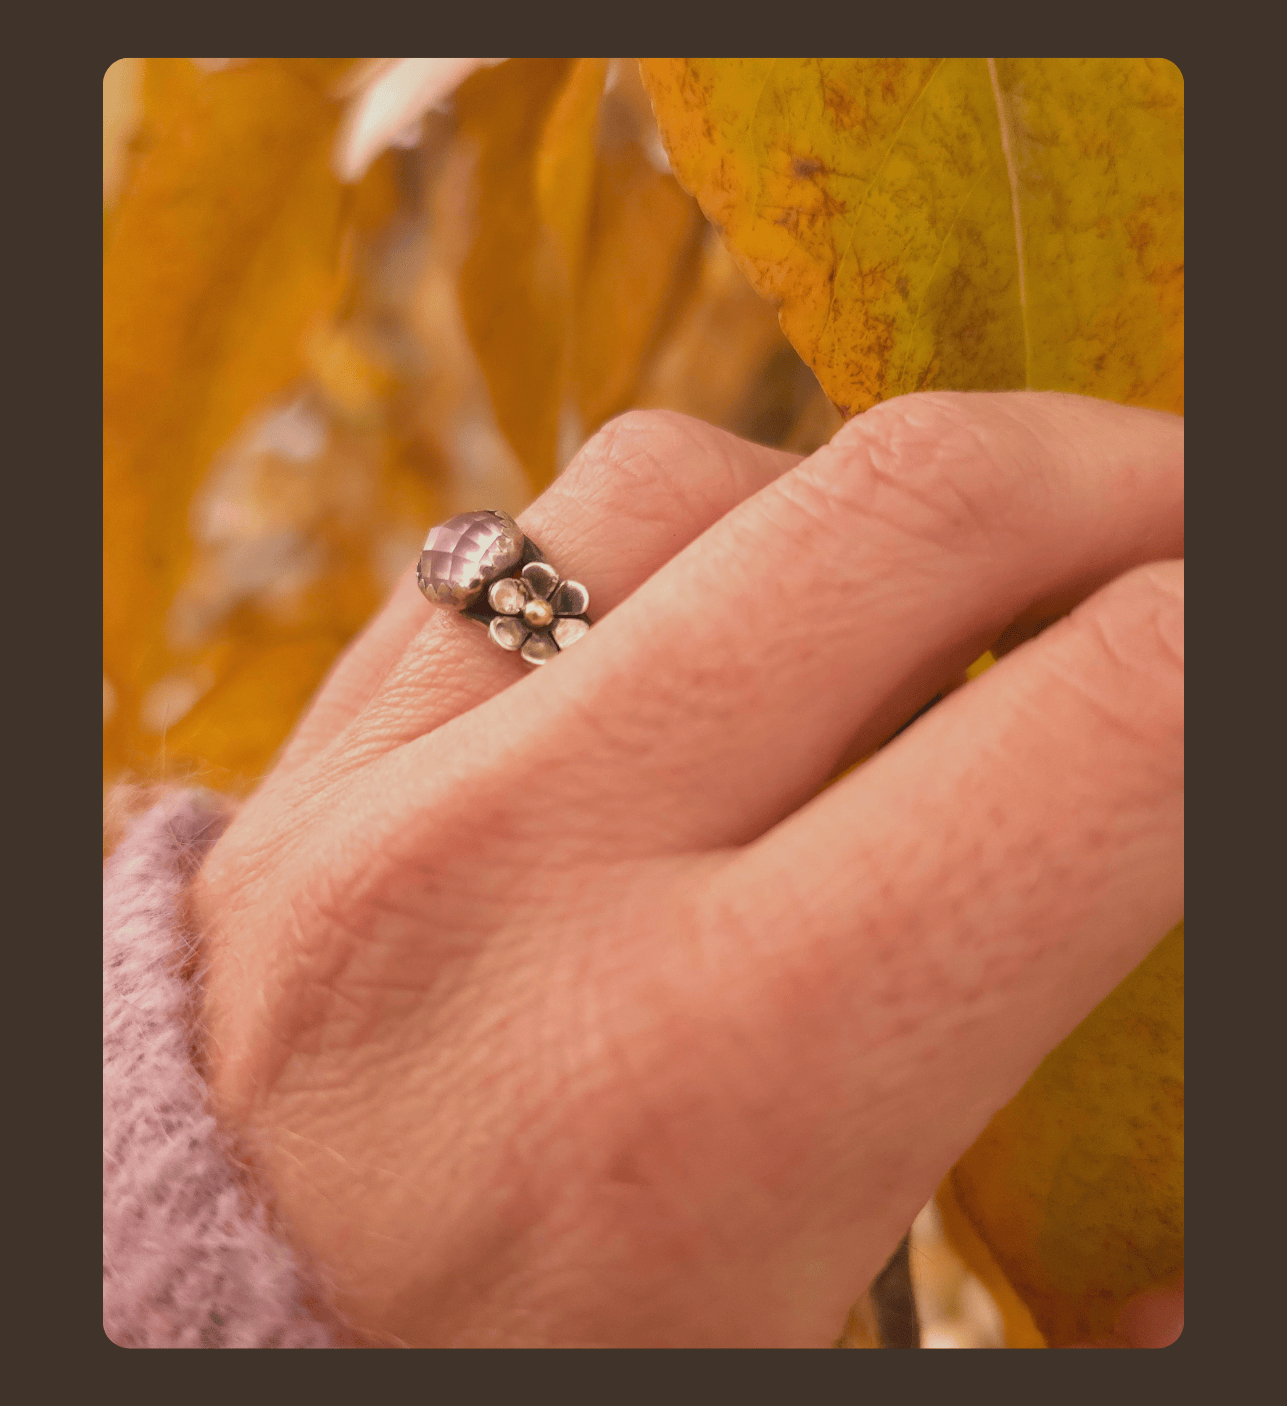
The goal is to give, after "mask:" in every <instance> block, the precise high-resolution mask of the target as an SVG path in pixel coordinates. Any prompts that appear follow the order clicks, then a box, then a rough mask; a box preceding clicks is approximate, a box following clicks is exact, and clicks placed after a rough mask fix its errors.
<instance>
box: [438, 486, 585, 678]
mask: <svg viewBox="0 0 1287 1406" xmlns="http://www.w3.org/2000/svg"><path fill="white" fill-rule="evenodd" d="M416 580H417V581H418V582H419V583H420V589H421V591H422V592H423V593H424V596H425V599H426V600H427V601H429V602H430V604H432V605H436V606H440V607H441V608H442V609H444V610H454V611H456V613H457V614H460V615H467V616H468V617H469V618H470V619H471V620H477V621H478V622H479V623H480V624H483V625H486V626H487V633H488V634H489V635H491V637H492V639H493V641H495V643H496V644H498V645H500V647H501V648H502V649H507V650H510V651H511V652H517V653H518V654H519V655H520V656H521V657H522V658H523V659H524V660H525V661H526V662H527V663H528V664H547V663H548V662H549V661H550V660H551V659H553V658H554V657H555V655H556V654H559V653H560V652H561V651H562V650H565V649H566V648H567V647H568V646H569V645H571V644H575V642H576V641H577V640H579V639H580V638H581V636H582V635H584V634H586V633H587V632H588V630H589V629H590V620H589V617H588V616H587V615H586V612H587V611H588V610H589V608H590V592H589V591H587V590H586V588H585V587H584V586H583V585H582V584H581V583H580V582H579V581H568V580H563V579H562V578H560V576H559V574H558V572H557V571H556V570H555V569H554V567H552V566H551V565H550V564H549V562H548V561H546V560H545V554H544V553H543V552H542V551H541V549H540V548H539V547H538V546H537V545H536V543H535V542H533V541H532V540H531V539H530V538H528V537H525V536H524V535H523V529H522V528H521V527H519V525H518V523H516V522H515V521H514V519H513V518H512V517H510V515H509V514H508V513H502V512H499V511H496V512H477V513H460V514H458V515H457V516H456V517H453V518H449V519H448V520H447V521H446V522H444V523H440V524H439V525H438V526H437V527H434V528H431V529H430V531H429V535H428V537H426V538H425V545H424V550H423V551H422V552H421V553H420V563H419V565H418V566H417V567H416Z"/></svg>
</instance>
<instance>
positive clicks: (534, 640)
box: [523, 630, 559, 664]
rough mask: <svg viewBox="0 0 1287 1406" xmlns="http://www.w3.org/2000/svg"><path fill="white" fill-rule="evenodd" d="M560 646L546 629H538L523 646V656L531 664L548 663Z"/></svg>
mask: <svg viewBox="0 0 1287 1406" xmlns="http://www.w3.org/2000/svg"><path fill="white" fill-rule="evenodd" d="M558 652H559V647H558V645H557V644H555V643H554V641H553V640H552V639H551V638H550V636H549V635H548V634H547V633H546V632H545V631H544V630H537V631H536V633H535V634H533V635H532V636H531V637H530V638H529V639H528V641H527V643H526V644H525V645H524V646H523V658H524V659H526V660H527V662H528V663H529V664H548V663H549V662H550V660H551V659H553V658H554V656H555V655H556V654H557V653H558Z"/></svg>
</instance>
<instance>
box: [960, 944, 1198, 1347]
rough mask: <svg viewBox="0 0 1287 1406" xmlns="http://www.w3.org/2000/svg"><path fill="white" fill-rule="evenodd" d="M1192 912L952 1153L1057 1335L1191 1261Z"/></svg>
mask: <svg viewBox="0 0 1287 1406" xmlns="http://www.w3.org/2000/svg"><path fill="white" fill-rule="evenodd" d="M1183 1007H1184V924H1183V923H1181V924H1180V926H1179V927H1177V928H1176V929H1175V930H1174V931H1173V932H1171V933H1169V934H1168V935H1167V937H1166V938H1164V939H1163V941H1162V942H1161V943H1160V944H1159V945H1158V947H1156V948H1155V949H1154V951H1153V952H1152V953H1151V954H1150V956H1149V957H1148V958H1147V959H1146V960H1145V961H1144V962H1143V964H1142V965H1141V966H1139V967H1138V968H1136V970H1135V971H1134V972H1133V973H1132V974H1131V975H1130V976H1129V977H1128V978H1127V979H1126V980H1125V981H1124V982H1123V983H1122V984H1121V985H1120V986H1119V987H1118V988H1117V990H1116V991H1114V992H1113V993H1112V995H1110V996H1109V997H1108V998H1107V999H1106V1000H1105V1001H1103V1002H1102V1003H1101V1004H1100V1005H1099V1006H1098V1007H1097V1008H1096V1009H1095V1010H1094V1011H1093V1012H1092V1013H1091V1014H1090V1015H1089V1016H1087V1018H1086V1019H1085V1020H1084V1021H1083V1022H1082V1023H1081V1024H1080V1025H1079V1026H1078V1027H1077V1029H1076V1030H1074V1031H1073V1033H1072V1034H1071V1035H1069V1036H1068V1038H1067V1039H1066V1040H1065V1041H1064V1042H1063V1043H1062V1044H1061V1045H1059V1046H1058V1048H1057V1049H1055V1050H1054V1051H1052V1052H1051V1054H1049V1055H1048V1056H1047V1057H1046V1058H1045V1059H1044V1060H1043V1061H1042V1063H1041V1065H1040V1066H1039V1067H1038V1069H1037V1070H1036V1072H1035V1073H1034V1074H1033V1075H1032V1077H1031V1078H1030V1079H1029V1080H1028V1082H1027V1083H1026V1084H1025V1085H1024V1086H1023V1088H1022V1089H1021V1090H1020V1091H1019V1093H1018V1094H1017V1095H1016V1097H1015V1098H1014V1099H1013V1100H1012V1101H1011V1102H1010V1103H1009V1104H1007V1105H1006V1106H1005V1108H1003V1109H1001V1111H1000V1112H999V1113H997V1114H996V1116H995V1117H994V1118H993V1119H992V1121H991V1122H990V1123H989V1125H988V1127H987V1128H986V1129H985V1131H984V1133H983V1135H982V1136H981V1137H980V1138H979V1140H978V1141H977V1142H976V1143H975V1144H974V1146H973V1147H972V1148H971V1149H970V1150H969V1151H968V1152H967V1153H966V1154H965V1156H964V1157H963V1158H962V1159H961V1160H960V1162H958V1163H957V1165H956V1167H955V1169H954V1170H953V1172H952V1174H951V1183H952V1190H953V1191H954V1193H955V1195H956V1198H957V1200H958V1201H959V1203H960V1207H961V1210H962V1212H963V1213H964V1215H965V1217H966V1218H967V1219H968V1220H969V1222H970V1224H971V1225H972V1227H973V1228H974V1230H975V1231H976V1232H977V1233H978V1234H979V1236H980V1237H981V1238H982V1239H983V1240H984V1241H985V1242H986V1244H987V1246H988V1248H989V1249H990V1251H991V1253H992V1255H993V1256H994V1257H995V1259H996V1261H997V1262H998V1264H999V1265H1000V1266H1001V1268H1002V1269H1003V1270H1004V1272H1005V1275H1006V1277H1007V1278H1008V1279H1009V1281H1010V1282H1011V1283H1012V1284H1013V1285H1014V1287H1015V1288H1016V1289H1017V1290H1018V1291H1019V1293H1020V1294H1021V1295H1022V1297H1023V1300H1024V1302H1025V1303H1026V1304H1027V1305H1028V1307H1029V1308H1030V1309H1031V1310H1032V1315H1033V1318H1034V1319H1035V1321H1036V1323H1037V1325H1038V1326H1039V1327H1040V1329H1041V1331H1042V1332H1043V1333H1044V1334H1045V1335H1046V1337H1047V1339H1048V1340H1049V1341H1050V1343H1051V1344H1052V1346H1056V1347H1059V1346H1065V1345H1067V1344H1070V1343H1076V1342H1084V1341H1087V1340H1091V1339H1095V1338H1100V1337H1103V1336H1106V1335H1107V1334H1109V1333H1111V1332H1112V1331H1113V1328H1114V1326H1115V1324H1116V1322H1117V1318H1118V1315H1119V1314H1120V1312H1121V1310H1122V1308H1123V1307H1124V1306H1125V1304H1126V1302H1127V1300H1128V1299H1129V1298H1131V1297H1132V1296H1133V1295H1135V1294H1137V1293H1139V1292H1140V1291H1142V1290H1145V1289H1149V1288H1157V1287H1161V1286H1164V1285H1167V1284H1169V1283H1171V1282H1173V1281H1174V1279H1175V1278H1176V1277H1177V1276H1178V1275H1179V1274H1180V1273H1181V1272H1182V1271H1183V1268H1184V1019H1183Z"/></svg>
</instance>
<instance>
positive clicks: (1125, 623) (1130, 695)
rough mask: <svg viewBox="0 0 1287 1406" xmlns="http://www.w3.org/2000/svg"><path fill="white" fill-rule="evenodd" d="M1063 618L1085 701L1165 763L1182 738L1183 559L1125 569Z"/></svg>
mask: <svg viewBox="0 0 1287 1406" xmlns="http://www.w3.org/2000/svg"><path fill="white" fill-rule="evenodd" d="M1068 623H1069V625H1070V626H1071V638H1072V640H1073V641H1074V649H1073V657H1072V658H1071V659H1069V660H1067V669H1068V672H1069V674H1070V675H1073V676H1075V677H1076V678H1077V680H1078V686H1079V687H1080V689H1081V691H1082V693H1083V694H1084V696H1085V697H1086V699H1087V701H1088V702H1090V703H1091V705H1092V706H1093V707H1095V708H1096V710H1097V711H1098V712H1099V713H1100V714H1101V715H1102V716H1103V717H1104V719H1105V720H1106V721H1108V722H1109V723H1110V725H1112V726H1113V727H1115V728H1116V729H1117V730H1118V731H1121V732H1125V733H1127V734H1128V735H1129V736H1130V737H1131V738H1132V739H1134V740H1135V741H1136V742H1138V743H1139V744H1140V745H1141V746H1142V747H1143V749H1144V750H1145V752H1146V753H1147V754H1148V755H1150V756H1152V757H1153V758H1155V760H1157V761H1158V762H1159V763H1163V764H1164V765H1166V766H1167V767H1168V768H1169V767H1170V765H1171V764H1172V763H1173V762H1175V761H1176V760H1177V759H1178V758H1179V756H1180V755H1181V750H1182V744H1183V739H1184V567H1183V563H1181V562H1158V563H1154V564H1152V565H1149V566H1142V567H1138V568H1136V569H1135V570H1133V571H1130V572H1127V573H1126V574H1125V575H1124V576H1121V577H1119V578H1118V579H1117V580H1116V581H1114V582H1113V583H1112V584H1111V585H1109V586H1106V587H1105V588H1104V589H1103V590H1102V591H1100V592H1098V593H1097V594H1096V595H1095V596H1093V597H1091V599H1090V600H1088V601H1086V602H1085V603H1083V604H1082V605H1081V606H1079V607H1078V608H1077V609H1076V610H1075V611H1074V612H1073V614H1072V615H1071V617H1070V618H1069V622H1068Z"/></svg>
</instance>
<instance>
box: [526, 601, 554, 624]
mask: <svg viewBox="0 0 1287 1406" xmlns="http://www.w3.org/2000/svg"><path fill="white" fill-rule="evenodd" d="M523 619H524V620H526V621H527V623H528V624H529V625H530V626H531V627H532V629H534V630H543V629H544V628H545V627H546V626H547V625H548V624H549V623H550V622H551V621H552V620H553V619H554V607H553V606H552V605H551V604H550V603H549V601H547V600H540V599H539V598H538V599H536V600H530V601H528V603H527V604H526V605H525V606H524V607H523Z"/></svg>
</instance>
